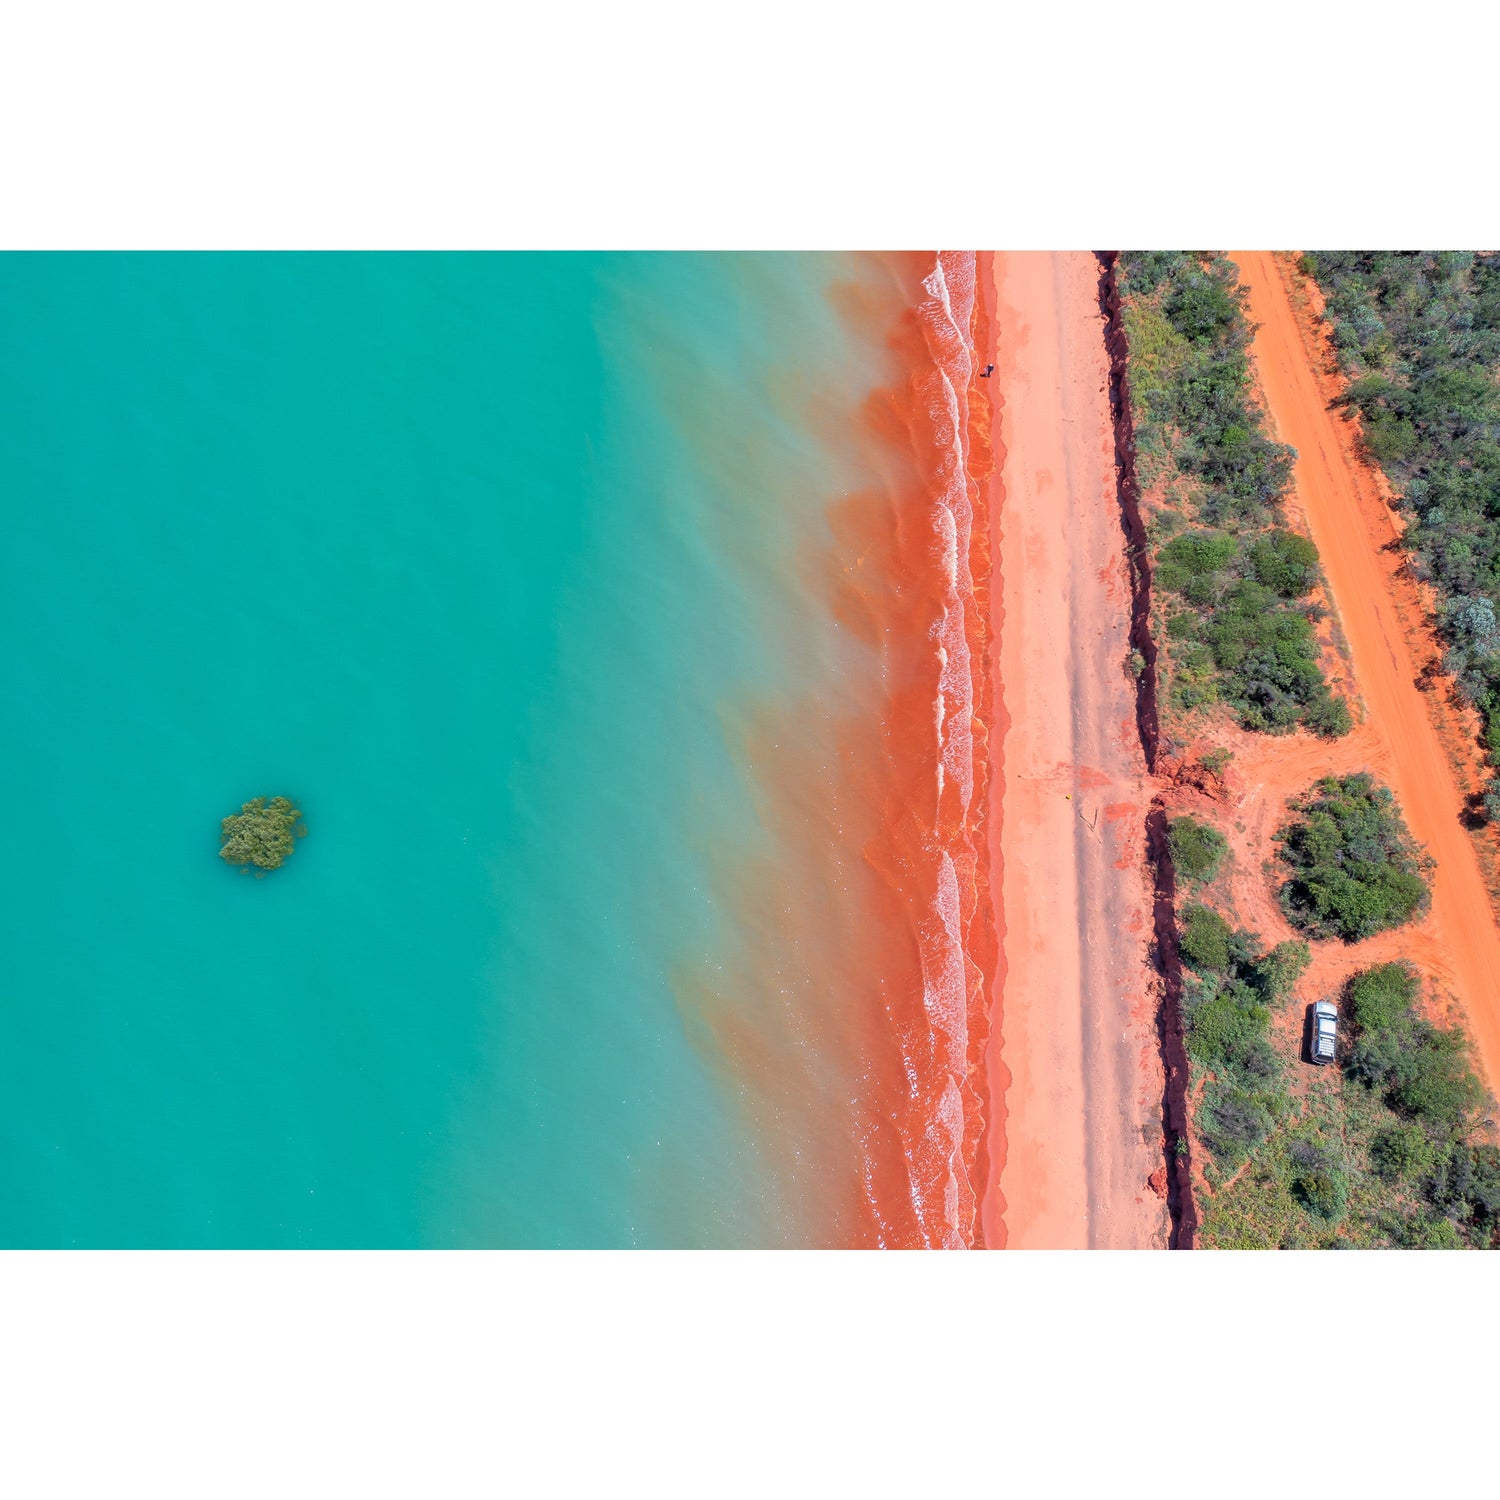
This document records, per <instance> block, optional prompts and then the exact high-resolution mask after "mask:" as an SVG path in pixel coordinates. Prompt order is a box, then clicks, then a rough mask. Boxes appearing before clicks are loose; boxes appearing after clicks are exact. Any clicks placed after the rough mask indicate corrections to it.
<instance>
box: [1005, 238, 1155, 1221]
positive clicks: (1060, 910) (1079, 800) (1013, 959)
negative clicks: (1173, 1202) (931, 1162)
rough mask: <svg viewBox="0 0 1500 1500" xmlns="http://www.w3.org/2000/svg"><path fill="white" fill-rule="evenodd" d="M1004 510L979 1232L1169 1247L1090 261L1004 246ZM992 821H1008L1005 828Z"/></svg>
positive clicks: (1142, 782)
mask: <svg viewBox="0 0 1500 1500" xmlns="http://www.w3.org/2000/svg"><path fill="white" fill-rule="evenodd" d="M992 292H993V297H994V306H993V310H994V320H993V326H994V328H995V333H996V342H997V353H996V356H995V358H996V363H997V370H996V376H995V379H996V390H995V392H994V400H995V402H996V406H997V425H996V435H997V455H996V456H997V462H998V464H999V474H998V493H997V495H996V499H995V504H994V505H993V508H992V515H991V540H992V546H993V550H994V556H995V559H996V578H995V581H994V584H993V590H992V607H993V611H994V626H995V630H996V636H997V638H998V642H999V647H998V652H997V655H996V659H997V664H998V679H997V682H996V695H997V700H998V703H999V713H998V715H997V718H998V720H999V727H1000V744H999V749H998V756H997V767H996V776H995V783H994V789H993V795H994V796H996V797H997V798H1000V799H1001V803H1000V805H1001V816H1000V818H999V819H997V820H993V821H992V823H991V833H990V837H991V859H992V869H993V870H994V871H996V872H997V874H998V882H997V884H998V887H999V889H998V894H999V898H1000V899H999V906H1000V911H1001V922H1002V925H1003V932H1002V935H1001V936H1002V944H1003V950H1004V976H1003V980H1002V982H1001V984H1000V985H999V986H998V987H997V988H998V990H999V1003H998V1007H997V1009H998V1020H997V1029H996V1039H995V1040H994V1041H993V1042H992V1044H991V1046H990V1050H989V1056H988V1072H989V1080H988V1082H989V1096H990V1098H991V1099H992V1100H999V1101H1003V1108H1001V1109H997V1110H994V1111H992V1118H991V1120H990V1123H989V1131H990V1141H989V1149H988V1158H989V1160H990V1161H991V1162H992V1163H995V1164H997V1165H998V1168H999V1170H998V1173H995V1172H993V1171H992V1174H991V1178H990V1181H989V1182H988V1183H987V1184H985V1186H986V1189H987V1191H986V1193H985V1196H984V1202H983V1204H982V1209H981V1212H982V1216H983V1226H984V1237H985V1242H986V1243H987V1244H989V1245H993V1246H998V1245H1002V1244H1003V1245H1007V1246H1009V1247H1012V1248H1023V1247H1084V1246H1091V1247H1092V1246H1097V1247H1112V1246H1121V1247H1124V1246H1141V1247H1144V1246H1150V1245H1165V1244H1166V1243H1167V1236H1168V1229H1169V1225H1168V1217H1167V1208H1166V1204H1165V1202H1164V1200H1163V1199H1162V1198H1161V1197H1159V1196H1157V1195H1156V1194H1154V1193H1153V1192H1152V1190H1151V1189H1150V1187H1149V1186H1148V1181H1147V1179H1148V1178H1149V1177H1150V1175H1151V1174H1152V1172H1153V1171H1156V1170H1157V1169H1159V1168H1161V1166H1162V1141H1161V1102H1162V1077H1161V1067H1160V1062H1159V1059H1158V1057H1157V1052H1156V1033H1155V1007H1156V996H1155V993H1154V990H1153V988H1152V984H1151V978H1150V976H1151V970H1150V966H1149V963H1148V953H1147V945H1148V942H1149V939H1150V925H1151V922H1150V914H1151V891H1150V885H1149V882H1148V879H1147V875H1146V868H1145V858H1144V820H1145V812H1146V808H1147V805H1148V803H1149V801H1150V791H1149V787H1148V782H1147V775H1146V767H1145V760H1144V756H1143V754H1142V751H1141V745H1140V739H1139V735H1138V733H1137V730H1136V724H1135V691H1134V682H1133V680H1132V679H1131V677H1130V674H1129V672H1128V669H1127V667H1126V658H1127V655H1128V653H1129V650H1130V642H1129V630H1130V582H1129V573H1128V566H1127V563H1126V558H1125V550H1124V535H1123V531H1122V527H1121V520H1120V512H1119V505H1118V500H1117V494H1116V478H1115V467H1114V429H1113V425H1112V421H1111V412H1110V404H1109V390H1108V381H1109V367H1108V357H1107V353H1106V348H1105V342H1104V320H1103V315H1102V313H1101V311H1100V308H1099V300H1098V299H1099V272H1098V266H1097V263H1096V261H1095V259H1094V257H1093V256H1091V255H1089V254H1086V253H1066V254H997V255H996V256H995V257H994V286H993V289H992ZM996 824H998V828H997V826H996Z"/></svg>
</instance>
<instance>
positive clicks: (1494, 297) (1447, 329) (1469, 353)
mask: <svg viewBox="0 0 1500 1500" xmlns="http://www.w3.org/2000/svg"><path fill="white" fill-rule="evenodd" d="M1301 268H1302V270H1303V271H1304V273H1306V274H1309V275H1311V276H1312V277H1313V278H1314V279H1315V280H1316V282H1317V283H1318V286H1319V287H1320V288H1321V290H1322V292H1323V296H1324V302H1325V316H1326V318H1327V320H1328V323H1329V325H1330V333H1331V340H1332V344H1333V348H1334V351H1335V354H1336V357H1337V359H1338V363H1339V366H1340V369H1341V371H1342V373H1343V375H1344V376H1345V377H1346V379H1347V381H1348V385H1347V387H1346V389H1345V392H1344V394H1343V396H1342V397H1341V402H1342V404H1343V406H1344V407H1345V408H1346V409H1347V410H1348V411H1351V412H1357V413H1358V414H1359V417H1360V443H1361V447H1362V449H1363V452H1364V455H1365V456H1366V457H1367V458H1368V459H1369V460H1370V461H1371V462H1372V463H1374V464H1376V465H1378V466H1379V468H1380V469H1382V470H1383V471H1384V473H1385V476H1386V478H1387V479H1388V480H1389V481H1390V485H1391V488H1392V491H1393V492H1394V495H1395V499H1396V503H1397V505H1398V507H1399V508H1400V509H1401V510H1402V511H1403V512H1404V513H1405V516H1406V518H1407V521H1408V525H1407V529H1406V531H1405V534H1404V536H1403V539H1402V540H1403V543H1404V545H1405V547H1406V550H1407V553H1408V556H1409V558H1410V561H1411V566H1412V570H1413V572H1414V573H1415V575H1416V576H1417V578H1418V579H1420V580H1421V581H1422V582H1424V583H1429V584H1431V585H1432V586H1433V588H1434V589H1435V591H1436V595H1437V625H1438V629H1439V632H1440V634H1441V636H1442V638H1443V641H1444V643H1445V645H1446V647H1447V650H1446V654H1445V656H1444V659H1443V665H1444V668H1445V669H1446V670H1447V671H1448V672H1449V673H1451V674H1452V676H1453V678H1454V680H1455V682H1456V683H1457V686H1458V689H1459V691H1460V693H1461V694H1462V696H1463V697H1464V699H1466V700H1467V701H1468V702H1469V703H1471V704H1473V705H1474V706H1475V707H1476V708H1477V709H1478V710H1479V712H1480V713H1481V715H1482V716H1483V724H1484V741H1485V748H1486V751H1487V753H1488V755H1489V758H1490V761H1491V764H1492V765H1496V766H1500V624H1497V610H1500V254H1493V253H1492V254H1484V255H1476V254H1473V253H1470V252H1465V251H1436V252H1421V251H1376V252H1352V251H1344V252H1336V251H1319V252H1318V253H1317V254H1315V255H1305V256H1303V257H1302V262H1301ZM1484 802H1485V809H1486V811H1487V813H1488V815H1489V817H1490V819H1491V820H1492V821H1500V790H1497V789H1495V787H1494V786H1493V785H1492V787H1491V789H1490V790H1489V792H1488V793H1487V794H1486V796H1485V799H1484Z"/></svg>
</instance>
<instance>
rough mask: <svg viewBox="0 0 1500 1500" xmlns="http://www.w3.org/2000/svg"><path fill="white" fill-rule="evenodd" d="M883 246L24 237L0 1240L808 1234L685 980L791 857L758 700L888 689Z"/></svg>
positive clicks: (6, 338) (14, 422)
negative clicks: (279, 847)
mask: <svg viewBox="0 0 1500 1500" xmlns="http://www.w3.org/2000/svg"><path fill="white" fill-rule="evenodd" d="M855 269H857V268H854V267H853V266H852V265H851V263H847V262H843V261H836V260H833V259H831V258H792V257H767V258H759V259H751V260H746V259H732V258H725V257H718V258H716V257H688V256H673V257H665V256H664V257H603V256H491V257H472V256H453V257H396V256H366V257H359V256H206V257H193V256H186V257H173V256H156V255H148V256H101V257H68V256H36V257H15V256H12V257H6V258H4V259H0V348H3V350H4V358H3V359H0V497H3V500H0V503H3V505H4V509H5V515H6V519H7V525H6V534H7V542H6V547H5V549H4V556H3V559H0V569H3V579H0V583H3V587H0V617H3V632H4V640H5V643H6V644H5V652H4V664H3V676H0V695H3V700H4V702H5V705H6V711H7V719H8V729H7V732H6V733H5V735H4V736H0V768H3V776H4V784H5V786H6V788H7V790H8V793H9V801H10V809H9V817H8V820H7V822H8V833H9V840H8V842H9V850H8V858H7V860H6V867H5V879H4V890H3V894H0V952H3V955H4V957H3V974H4V979H3V994H0V1243H4V1244H6V1245H12V1246H15V1245H40V1246H66V1245H86V1246H221V1245H222V1246H283V1245H285V1246H293V1245H306V1246H405V1245H414V1246H443V1245H536V1246H554V1245H556V1246H572V1245H579V1246H585V1245H588V1246H592V1245H626V1244H706V1245H712V1244H742V1245H753V1244H776V1243H796V1242H799V1241H802V1240H804V1239H806V1238H808V1237H809V1236H810V1235H812V1234H813V1233H814V1230H813V1228H812V1221H813V1217H814V1215H815V1210H816V1206H815V1205H812V1204H808V1203H806V1202H803V1201H800V1199H799V1197H798V1192H797V1190H796V1188H795V1187H794V1186H790V1185H789V1183H788V1181H787V1180H786V1179H785V1178H784V1177H782V1176H779V1175H778V1173H777V1171H776V1169H775V1168H774V1167H773V1165H772V1164H771V1160H770V1157H769V1155H768V1153H767V1150H766V1143H765V1141H764V1140H763V1139H759V1138H757V1135H756V1132H755V1130H754V1129H753V1128H752V1126H751V1124H750V1123H749V1120H748V1117H747V1116H746V1114H745V1113H744V1112H743V1110H742V1107H741V1105H742V1100H741V1097H740V1091H739V1089H738V1086H737V1084H736V1082H735V1080H734V1079H733V1078H732V1077H730V1076H728V1074H727V1072H726V1070H725V1068H724V1067H723V1066H722V1063H721V1062H720V1061H719V1060H716V1059H715V1057H714V1056H713V1055H712V1054H711V1052H708V1051H705V1049H704V1048H703V1047H702V1046H701V1045H699V1044H695V1041H694V1039H693V1036H692V1035H691V1029H690V1028H689V1027H688V1026H686V1025H685V1024H684V1019H683V1016H682V1014H681V1008H680V1004H679V1002H678V1000H677V998H676V997H675V995H674V989H673V975H674V974H676V973H680V972H682V971H683V970H684V969H685V968H691V967H693V966H700V967H701V966H704V965H708V966H712V965H713V964H714V963H715V962H716V957H715V956H716V954H719V953H720V952H722V951H724V949H725V948H726V946H728V947H732V946H733V945H734V944H735V943H737V942H739V941H741V936H737V935H736V934H734V933H732V932H730V931H729V930H728V925H727V924H729V923H730V921H731V917H730V916H729V915H728V914H727V913H726V912H725V910H724V907H723V902H722V900H721V899H720V896H719V895H718V894H717V891H718V887H717V886H716V885H715V881H714V878H713V872H712V867H713V865H714V863H715V861H716V860H723V859H726V858H728V859H730V860H731V862H732V860H733V858H734V857H735V854H734V851H736V850H740V849H743V850H746V851H752V850H754V851H758V852H760V853H762V854H764V853H765V852H766V851H765V840H766V834H765V832H764V831H763V830H762V828H761V827H760V824H759V822H758V819H757V815H756V810H755V803H754V799H753V797H752V794H751V790H750V789H749V788H748V786H747V785H746V781H745V776H744V773H743V768H742V767H739V766H737V764H736V758H735V754H734V751H733V746H732V742H731V741H732V736H730V735H729V734H727V733H726V715H728V714H732V712H733V711H734V706H735V705H736V704H737V703H743V702H765V701H774V700H775V699H776V697H777V695H779V694H786V695H795V694H802V693H806V692H808V691H823V692H833V693H837V692H839V691H842V686H841V684H842V676H841V674H843V673H845V672H846V670H847V668H848V663H847V661H846V660H845V659H844V657H843V656H842V655H841V654H840V653H841V650H842V648H841V646H840V645H839V644H838V642H837V638H836V637H835V636H834V635H833V634H831V633H830V631H829V628H828V625H827V622H826V621H823V620H821V619H820V618H818V616H817V614H816V611H815V610H814V609H813V608H812V607H811V606H810V605H809V604H808V603H807V602H806V600H805V599H804V598H803V596H802V594H801V592H800V591H799V590H798V588H797V581H796V559H797V557H798V556H799V555H800V553H801V551H802V550H803V549H805V547H806V546H807V544H808V542H809V540H810V539H811V540H813V541H816V539H817V537H818V536H819V535H820V534H821V531H822V528H823V527H824V524H825V523H824V521H823V508H824V506H825V505H826V502H827V500H828V499H829V498H830V496H831V495H833V494H836V493H838V492H839V490H840V489H841V488H842V487H844V486H845V485H846V484H847V482H848V475H847V474H846V473H845V472H843V470H842V469H841V467H840V465H841V464H842V463H843V462H844V461H843V460H840V459H839V458H838V457H837V455H835V454H831V453H829V452H826V451H824V450H823V449H821V448H820V447H819V445H818V443H817V442H815V441H814V440H813V438H812V437H811V436H810V435H809V433H808V432H807V431H806V429H805V427H804V426H803V424H802V423H801V421H800V419H799V415H798V412H799V405H800V401H801V397H802V395H804V394H805V393H806V392H807V391H808V390H811V389H815V388H819V387H822V386H826V387H829V388H834V389H837V388H839V387H840V386H841V385H849V384H851V383H857V380H858V379H859V378H860V376H859V372H860V370H861V369H862V362H863V361H865V360H866V359H867V358H868V354H867V351H861V350H860V349H859V348H858V347H857V346H856V345H855V344H854V343H853V342H852V338H851V335H849V334H848V333H847V332H846V331H844V330H843V329H842V328H841V326H840V324H839V322H838V320H837V319H836V318H835V316H834V314H833V312H832V311H831V308H830V305H829V302H828V300H827V298H826V296H825V291H826V288H827V285H828V283H829V282H830V281H831V280H833V279H835V278H837V277H842V276H848V275H850V274H853V272H854V271H855ZM276 793H286V794H288V795H291V796H293V797H294V798H295V799H296V800H297V801H298V803H299V805H300V806H301V807H302V808H303V809H304V810H305V814H306V819H307V823H308V825H309V827H310V835H309V837H308V838H307V839H306V840H305V841H304V842H303V843H302V844H301V845H300V846H299V849H298V852H297V854H296V855H295V857H294V858H293V859H292V861H291V862H290V863H289V864H288V865H287V866H285V867H284V868H283V869H282V870H280V871H279V872H277V873H276V874H275V875H273V876H272V877H270V878H268V879H265V880H254V879H251V878H247V877H241V876H239V875H237V874H235V873H234V872H232V871H230V870H229V869H228V868H227V867H226V866H224V865H223V864H222V862H221V861H219V860H218V859H217V857H216V849H217V832H218V820H219V818H220V817H222V816H223V815H224V814H225V813H227V812H230V811H233V810H235V808H236V807H237V806H238V804H239V803H240V802H241V801H242V800H244V799H245V798H248V797H251V796H254V795H258V794H266V795H271V794H276Z"/></svg>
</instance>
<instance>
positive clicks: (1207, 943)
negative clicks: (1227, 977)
mask: <svg viewBox="0 0 1500 1500" xmlns="http://www.w3.org/2000/svg"><path fill="white" fill-rule="evenodd" d="M1233 938H1234V931H1233V929H1232V928H1231V927H1230V925H1229V923H1228V922H1226V921H1225V920H1224V918H1223V917H1221V916H1220V915H1219V914H1218V912H1216V911H1215V910H1214V909H1213V907H1211V906H1189V907H1188V908H1187V909H1186V910H1185V911H1184V912H1183V913H1182V919H1181V924H1180V932H1179V935H1178V940H1177V946H1178V949H1179V951H1180V952H1181V953H1182V957H1183V961H1184V962H1185V963H1187V964H1188V966H1189V967H1190V968H1193V969H1196V970H1197V971H1198V973H1200V974H1227V973H1228V972H1229V966H1230V963H1231V961H1232V956H1233V946H1232V944H1233Z"/></svg>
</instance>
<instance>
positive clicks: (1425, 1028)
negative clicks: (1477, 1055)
mask: <svg viewBox="0 0 1500 1500" xmlns="http://www.w3.org/2000/svg"><path fill="white" fill-rule="evenodd" d="M1390 1097H1391V1102H1392V1104H1394V1105H1395V1106H1396V1108H1397V1109H1400V1110H1402V1111H1404V1112H1405V1113H1407V1114H1410V1115H1414V1116H1416V1117H1417V1118H1418V1119H1420V1120H1423V1121H1425V1122H1426V1123H1427V1124H1428V1125H1430V1126H1432V1127H1433V1128H1435V1129H1437V1130H1442V1131H1450V1130H1457V1129H1459V1128H1460V1127H1461V1126H1462V1125H1463V1124H1464V1123H1465V1122H1466V1121H1467V1119H1468V1117H1469V1115H1470V1114H1471V1113H1472V1112H1473V1111H1474V1109H1476V1108H1477V1107H1478V1105H1479V1104H1480V1102H1481V1101H1482V1100H1483V1098H1484V1089H1483V1087H1482V1086H1481V1084H1480V1082H1479V1079H1478V1078H1477V1077H1476V1076H1475V1074H1474V1070H1473V1068H1471V1067H1470V1066H1469V1059H1468V1046H1467V1043H1466V1042H1465V1040H1464V1037H1463V1034H1462V1033H1461V1032H1458V1031H1447V1030H1442V1029H1439V1028H1438V1027H1436V1026H1431V1025H1428V1024H1427V1023H1425V1022H1422V1023H1420V1024H1419V1025H1418V1027H1417V1028H1416V1032H1415V1045H1414V1046H1413V1047H1412V1049H1411V1051H1410V1052H1409V1053H1408V1054H1407V1056H1406V1059H1405V1066H1404V1067H1402V1068H1401V1069H1400V1070H1399V1071H1398V1072H1397V1073H1396V1074H1395V1076H1394V1077H1393V1078H1392V1079H1391V1093H1390Z"/></svg>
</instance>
